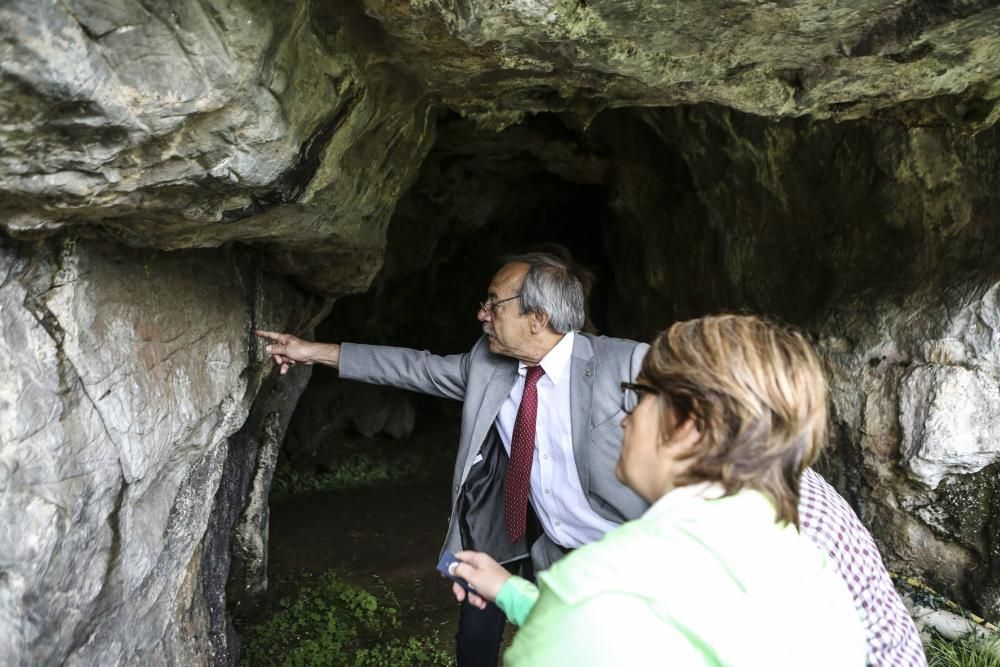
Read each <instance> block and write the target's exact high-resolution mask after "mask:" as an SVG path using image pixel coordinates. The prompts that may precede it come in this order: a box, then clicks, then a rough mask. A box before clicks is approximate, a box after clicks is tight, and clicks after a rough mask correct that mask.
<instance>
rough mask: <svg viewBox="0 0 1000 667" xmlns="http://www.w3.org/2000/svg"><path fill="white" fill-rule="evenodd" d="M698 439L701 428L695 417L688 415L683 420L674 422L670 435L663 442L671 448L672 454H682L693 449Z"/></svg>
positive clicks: (699, 438)
mask: <svg viewBox="0 0 1000 667" xmlns="http://www.w3.org/2000/svg"><path fill="white" fill-rule="evenodd" d="M699 440H701V430H700V429H699V428H698V422H697V418H696V417H694V415H688V416H687V417H685V418H684V421H681V422H677V423H675V424H674V428H673V430H672V431H671V432H670V437H669V438H667V442H666V443H664V444H665V445H666V446H667V447H670V448H671V450H672V453H673V454H674V455H677V454H681V455H684V454H687V453H689V452H691V451H693V450H694V448H695V447H696V446H697V444H698V441H699Z"/></svg>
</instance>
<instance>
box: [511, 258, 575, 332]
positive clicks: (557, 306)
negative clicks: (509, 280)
mask: <svg viewBox="0 0 1000 667" xmlns="http://www.w3.org/2000/svg"><path fill="white" fill-rule="evenodd" d="M514 263H521V264H527V265H528V273H527V274H526V275H525V276H524V283H523V284H522V285H521V298H520V300H519V303H520V304H521V312H522V313H542V314H545V315H548V316H549V325H550V326H551V327H552V328H553V329H555V331H556V333H561V334H562V333H567V332H569V331H576V330H577V329H582V328H583V325H584V322H585V321H586V317H585V314H584V296H583V285H581V284H580V280H579V279H578V278H577V277H576V275H575V274H574V272H573V268H572V267H571V266H570V265H569V264H568V263H566V262H564V261H563V260H561V259H559V258H558V257H556V256H555V255H550V254H549V253H547V252H528V253H524V254H523V255H514V256H512V257H508V258H507V260H506V262H504V265H507V264H514Z"/></svg>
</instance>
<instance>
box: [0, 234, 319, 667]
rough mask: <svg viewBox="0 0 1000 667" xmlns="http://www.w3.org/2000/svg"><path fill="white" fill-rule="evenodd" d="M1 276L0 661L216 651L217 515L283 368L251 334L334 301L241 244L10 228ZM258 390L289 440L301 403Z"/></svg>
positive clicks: (264, 478) (142, 659)
mask: <svg viewBox="0 0 1000 667" xmlns="http://www.w3.org/2000/svg"><path fill="white" fill-rule="evenodd" d="M0 285H2V289H0V314H2V315H0V317H2V322H3V326H2V329H0V346H2V349H4V350H5V353H4V354H3V355H0V377H2V380H0V514H2V516H3V517H4V521H3V528H2V531H0V554H3V556H2V559H0V572H2V577H0V624H2V626H3V633H2V639H0V662H2V663H3V664H5V665H29V664H63V663H66V664H101V665H112V664H138V663H141V664H206V663H208V662H210V645H209V643H208V642H207V641H206V638H207V636H208V630H209V623H208V619H207V617H206V610H207V607H206V605H205V604H203V603H202V602H201V599H202V597H203V596H204V595H205V593H206V587H207V588H209V589H211V588H212V587H213V586H218V585H219V584H220V579H218V578H214V579H213V578H212V577H208V578H205V577H203V576H202V560H203V558H204V557H205V549H206V548H205V546H203V542H204V541H205V538H206V527H207V526H208V525H209V519H210V514H211V511H212V507H213V504H212V498H213V497H214V496H215V495H216V492H217V489H219V487H220V483H221V482H223V481H224V478H225V477H226V476H227V474H226V468H227V467H228V466H227V456H229V457H232V456H235V455H236V454H235V453H234V452H235V450H237V449H239V447H240V446H241V440H240V438H234V437H232V436H233V435H234V434H235V433H237V431H238V430H239V429H240V427H241V426H242V425H243V424H244V422H245V421H246V419H247V415H248V412H249V411H250V410H251V406H253V405H255V397H256V396H257V394H258V390H259V388H260V386H261V383H262V378H263V377H264V375H265V372H266V371H268V370H269V366H268V365H267V363H266V362H265V361H264V360H263V358H262V354H261V351H260V350H259V348H258V346H257V345H256V343H255V342H254V339H253V337H252V336H251V335H250V332H251V331H252V330H253V328H254V327H255V326H271V327H281V328H286V327H287V328H306V329H308V328H309V327H310V326H311V321H312V319H313V318H315V317H316V316H317V315H320V314H322V312H323V307H322V302H318V301H314V302H313V303H309V301H308V300H305V299H303V298H302V297H301V296H299V295H298V294H297V292H295V291H293V290H291V289H289V288H288V286H287V285H285V284H284V283H282V282H280V281H276V280H274V279H273V278H269V277H267V276H266V274H264V273H262V271H261V270H260V268H259V266H255V265H254V264H253V262H251V261H250V258H249V256H248V255H246V254H245V253H241V252H238V251H235V250H212V251H209V250H204V251H180V252H176V253H169V254H165V253H160V252H154V251H136V250H130V249H126V248H123V247H121V246H115V245H110V244H107V243H97V242H92V241H74V240H70V239H65V240H62V241H45V242H38V243H24V242H21V243H18V242H10V241H5V242H4V243H3V244H2V246H0ZM264 396H265V397H266V396H267V394H266V392H265V394H264ZM256 406H257V407H255V410H257V411H258V412H259V411H260V410H265V411H267V412H269V413H270V414H272V415H274V416H272V417H270V419H271V420H272V422H273V421H275V420H277V422H278V423H274V424H270V425H262V424H255V425H254V426H253V428H254V430H255V431H256V432H255V433H254V436H253V437H256V438H260V439H266V438H267V437H268V436H269V437H270V439H271V440H272V441H273V440H280V437H281V433H280V430H281V429H280V427H281V426H282V424H281V423H280V421H281V415H282V413H283V411H286V410H287V407H288V406H287V403H284V404H282V405H281V406H280V407H279V406H275V405H273V403H271V402H267V403H264V402H262V401H261V400H257V403H256ZM264 421H267V420H264ZM271 465H272V466H273V461H272V463H271ZM261 468H262V472H261V473H259V479H258V480H257V481H256V484H257V487H258V488H257V489H256V490H255V494H256V498H257V499H258V500H257V502H258V503H259V502H260V499H261V498H263V497H266V492H267V484H268V481H269V474H270V469H269V468H268V467H267V466H266V465H263V466H261ZM251 496H253V494H251ZM239 502H240V506H239V512H240V513H241V514H247V515H248V516H247V517H246V520H247V521H248V522H252V521H253V520H254V519H253V512H254V510H252V509H249V510H245V509H244V508H245V506H246V505H247V502H246V500H245V498H240V499H239ZM258 524H259V521H258ZM258 528H259V525H258ZM259 532H260V531H259V530H258V531H257V533H258V534H259ZM210 537H211V536H210ZM230 539H231V538H230V537H229V535H226V537H225V542H226V544H227V548H228V543H229V541H230ZM258 550H259V549H258ZM221 575H222V576H221V584H222V585H224V584H225V578H226V576H225V575H226V573H225V572H222V573H221Z"/></svg>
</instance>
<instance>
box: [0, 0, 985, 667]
mask: <svg viewBox="0 0 1000 667" xmlns="http://www.w3.org/2000/svg"><path fill="white" fill-rule="evenodd" d="M828 4H829V3H823V2H817V1H812V0H804V1H802V2H798V3H764V4H759V5H748V4H746V3H738V2H732V1H730V0H706V2H702V3H696V4H691V3H688V4H678V3H673V2H672V3H667V2H659V1H656V0H652V1H650V2H645V3H641V4H640V3H622V2H613V1H611V0H588V1H587V2H575V1H574V2H567V1H564V0H524V1H511V2H480V1H479V0H462V1H461V2H450V1H446V0H411V1H409V2H399V1H396V0H391V1H390V0H348V1H344V2H331V3H320V2H313V1H311V0H294V1H292V0H289V1H287V2H268V3H249V2H243V1H242V0H235V1H227V2H221V1H216V0H207V1H204V0H199V1H197V2H196V1H194V0H172V1H171V2H169V3H163V4H160V5H156V6H149V5H147V4H144V3H135V4H119V5H115V4H107V3H88V2H65V3H38V2H28V1H27V0H13V1H12V2H8V3H6V4H5V5H4V6H3V7H2V8H0V34H2V35H3V40H2V41H0V54H2V57H0V72H2V77H0V118H2V119H3V120H2V122H0V194H2V196H0V325H2V326H0V342H2V348H3V354H0V370H2V371H3V372H2V374H0V377H2V378H3V380H2V381H0V512H2V515H3V516H4V523H3V530H0V554H2V557H0V630H2V632H0V663H3V664H10V665H22V664H23V665H27V664H63V663H67V664H80V665H91V664H95V665H96V664H123V663H128V664H133V663H135V664H219V665H221V664H233V663H235V662H236V661H237V660H238V659H239V641H238V638H237V636H236V634H235V632H234V629H233V624H232V618H233V613H234V610H235V609H237V608H238V607H240V606H241V605H252V604H253V602H254V600H257V599H259V598H260V597H261V596H262V595H264V594H265V591H266V590H267V587H268V579H267V565H268V548H269V545H268V536H269V522H270V518H271V517H270V513H269V502H268V499H269V494H270V492H271V490H272V483H273V481H274V475H275V469H276V467H277V468H279V469H283V470H284V469H287V470H291V469H300V470H306V469H312V470H316V469H322V470H329V469H333V468H335V467H336V465H337V461H338V457H340V456H342V455H343V453H344V452H345V451H352V448H353V449H357V448H360V447H364V446H366V443H371V442H387V441H396V440H399V439H405V438H406V437H407V436H409V435H410V434H411V433H412V432H413V431H414V429H415V428H418V427H419V428H423V427H424V425H426V424H434V425H435V426H434V428H438V427H440V428H442V429H444V431H442V433H448V431H447V429H448V428H452V429H454V428H455V423H456V421H457V416H456V412H455V409H454V407H453V406H450V405H449V404H447V403H444V402H440V401H430V400H427V399H423V398H420V397H415V396H413V395H410V394H405V393H403V392H399V391H393V390H384V389H375V388H364V387H361V386H359V385H349V384H348V383H346V382H344V381H341V380H339V379H338V378H337V377H336V373H335V372H334V371H331V370H329V369H324V368H319V367H316V368H312V367H296V368H293V369H292V371H291V372H289V373H288V374H287V375H279V374H278V373H277V372H276V369H275V367H274V365H273V364H272V363H271V361H270V359H269V357H268V355H267V354H266V352H265V351H264V349H263V344H262V342H261V341H260V339H258V338H257V337H256V336H254V334H253V332H254V330H256V329H270V330H275V331H289V332H293V333H296V334H297V335H300V336H302V337H304V338H309V339H319V340H328V341H339V340H355V341H358V342H368V343H381V344H391V345H403V346H409V347H417V348H425V349H430V350H433V351H434V352H438V353H457V352H462V351H465V350H467V349H468V348H469V346H470V345H471V344H472V342H473V341H474V340H475V339H476V337H477V336H478V335H479V331H480V328H479V324H478V323H477V322H476V319H475V311H476V309H477V307H478V304H479V302H480V301H481V300H482V299H483V298H484V296H485V294H484V292H485V288H486V285H487V284H488V282H489V279H490V276H491V275H492V274H493V272H494V271H495V270H496V268H497V266H498V265H499V264H500V263H501V262H502V260H503V258H504V257H505V256H506V255H508V254H510V253H514V252H518V251H521V250H524V249H528V248H533V247H538V246H542V245H545V244H552V243H556V244H559V245H561V246H563V247H565V248H566V249H568V250H569V251H570V252H571V253H572V254H573V255H574V257H575V258H576V259H577V260H578V261H580V262H581V263H582V264H584V265H586V266H587V267H588V268H589V269H590V270H591V271H592V273H593V274H594V276H595V277H596V282H595V283H594V288H593V292H592V294H591V299H590V315H591V320H592V323H593V326H594V328H596V329H597V330H599V331H600V332H602V333H604V334H607V335H611V336H619V337H626V338H632V339H636V340H649V339H650V338H651V337H652V336H653V335H655V333H656V332H658V331H660V330H662V329H663V328H664V327H666V326H667V325H669V324H670V323H671V322H674V321H678V320H683V319H687V318H691V317H697V316H700V315H703V314H707V313H713V312H719V311H737V312H753V313H760V314H764V315H767V316H768V317H771V318H774V319H777V320H780V321H783V322H787V323H790V324H792V325H795V326H797V327H799V328H801V329H802V330H803V331H805V332H807V334H808V335H809V336H810V338H811V339H812V340H813V342H814V344H815V346H816V348H817V350H818V351H819V352H820V355H821V357H822V359H823V362H824V364H825V366H826V372H827V374H828V378H829V382H830V389H831V401H832V428H831V437H830V443H829V445H828V448H827V451H826V453H825V455H824V458H823V460H822V465H821V469H822V472H823V473H824V474H825V475H826V477H827V478H828V479H829V480H830V481H831V482H832V483H834V484H835V486H836V487H837V488H838V490H839V491H840V492H841V494H842V495H843V496H844V497H845V498H847V499H848V500H849V501H850V503H851V504H852V506H853V507H854V508H855V510H856V511H857V513H858V515H859V516H860V517H861V519H862V520H863V521H864V523H865V524H866V526H867V527H868V528H869V529H870V530H871V532H872V534H873V535H874V537H875V539H876V541H877V542H878V545H879V547H880V549H881V551H882V554H883V557H884V559H885V561H886V563H887V565H888V566H889V567H890V569H892V570H893V571H894V572H899V573H901V574H904V575H913V576H917V577H920V578H921V579H922V580H925V581H927V582H928V583H929V584H931V585H933V586H934V587H935V588H937V589H939V590H940V591H942V592H944V593H946V594H947V595H948V596H949V597H951V598H954V599H955V600H958V601H959V602H961V603H962V604H963V605H965V606H967V607H968V608H969V609H971V610H973V611H974V612H976V613H978V614H981V615H983V616H986V617H987V618H993V619H996V618H997V617H1000V536H998V534H997V533H998V532H1000V510H998V509H997V503H996V502H994V499H995V498H996V497H997V493H998V492H1000V446H998V445H997V443H998V442H1000V389H998V387H1000V383H998V380H1000V266H998V263H997V258H998V256H1000V254H998V253H1000V195H998V193H1000V126H998V123H997V122H998V120H1000V104H998V99H1000V7H998V6H997V3H995V2H987V1H984V2H966V3H960V4H947V3H945V4H942V3H936V2H931V1H929V0H927V1H925V0H912V1H910V2H907V3H902V4H900V3H894V2H888V1H881V0H880V1H877V2H866V3H848V4H845V5H844V6H843V7H841V8H840V9H838V10H837V11H832V10H831V9H830V7H829V6H828ZM449 424H451V426H450V427H449V426H448V425H449ZM442 537H443V535H442ZM435 555H436V554H435V553H428V555H427V560H428V561H429V562H430V561H433V559H434V557H435ZM431 564H433V563H431Z"/></svg>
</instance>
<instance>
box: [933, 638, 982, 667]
mask: <svg viewBox="0 0 1000 667" xmlns="http://www.w3.org/2000/svg"><path fill="white" fill-rule="evenodd" d="M927 661H928V663H929V664H930V667H1000V639H998V638H997V637H995V636H994V637H980V636H979V635H977V634H976V633H974V632H972V633H969V634H967V635H965V636H964V637H961V638H959V639H956V640H954V641H952V640H948V639H945V638H944V637H940V636H939V637H935V638H933V639H932V640H931V642H930V643H929V644H928V645H927Z"/></svg>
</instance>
